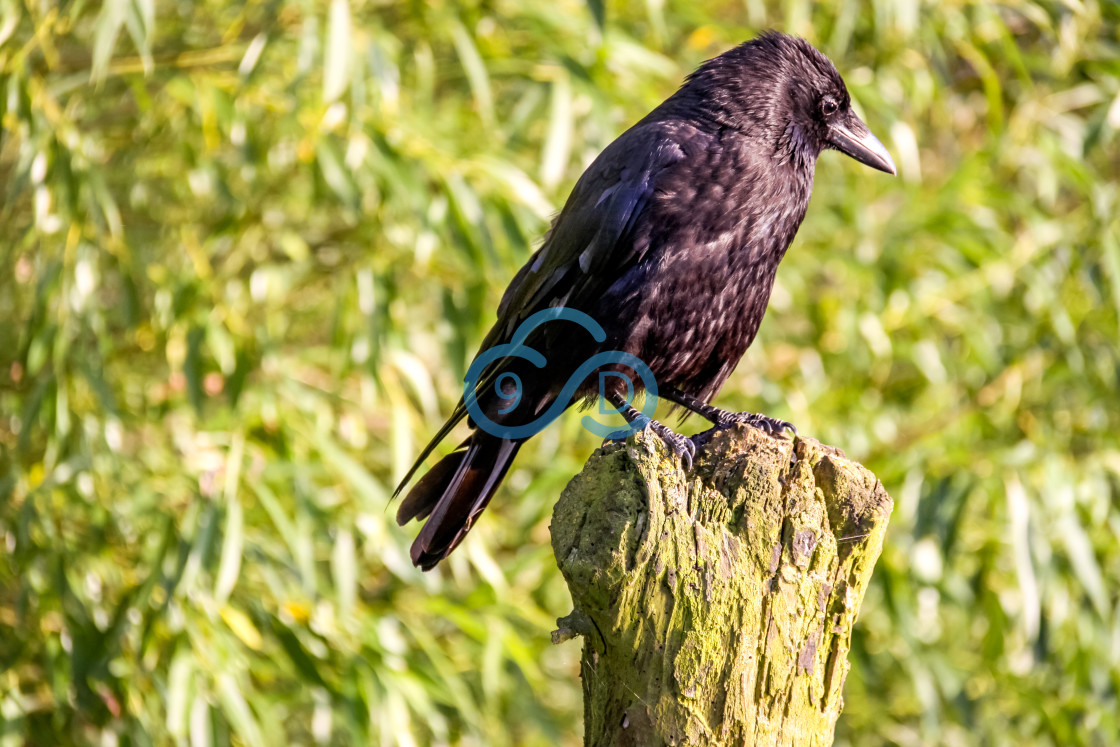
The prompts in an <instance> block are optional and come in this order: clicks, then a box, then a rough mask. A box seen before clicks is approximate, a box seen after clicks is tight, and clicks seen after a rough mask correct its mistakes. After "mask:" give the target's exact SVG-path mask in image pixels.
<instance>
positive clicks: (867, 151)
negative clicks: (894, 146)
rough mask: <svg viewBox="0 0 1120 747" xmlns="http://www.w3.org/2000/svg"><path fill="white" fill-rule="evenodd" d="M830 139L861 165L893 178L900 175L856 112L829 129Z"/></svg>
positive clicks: (837, 147)
mask: <svg viewBox="0 0 1120 747" xmlns="http://www.w3.org/2000/svg"><path fill="white" fill-rule="evenodd" d="M828 139H829V143H830V144H831V145H832V147H833V148H836V150H838V151H840V152H841V153H846V154H848V155H849V156H851V157H852V158H854V159H856V160H857V161H859V162H860V163H863V164H867V165H868V166H870V167H871V168H873V169H879V171H885V172H887V173H888V174H890V175H891V176H894V175H895V174H897V173H898V170H897V169H895V167H894V161H893V160H892V159H891V154H890V153H888V152H887V149H886V148H884V147H883V144H882V143H880V142H879V138H877V137H875V136H874V135H872V134H871V130H869V129H867V125H865V124H864V123H863V121H862V120H860V118H859V117H857V116H856V115H855V113H854V112H849V113H848V116H847V117H845V118H843V119H840V120H839V121H837V122H834V123H833V124H832V125H831V126H830V127H829V138H828Z"/></svg>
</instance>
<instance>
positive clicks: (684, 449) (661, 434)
mask: <svg viewBox="0 0 1120 747" xmlns="http://www.w3.org/2000/svg"><path fill="white" fill-rule="evenodd" d="M645 429H646V430H650V431H653V432H654V433H656V434H657V436H658V438H660V439H661V440H662V441H664V442H665V445H666V446H668V447H669V451H671V452H673V455H674V456H677V457H679V458H680V460H681V463H682V464H683V465H684V470H685V472H688V471H690V470H691V469H692V460H693V458H694V457H695V456H696V442H695V441H693V440H692V439H691V438H688V437H687V436H682V435H681V434H679V433H677V432H676V431H674V430H672V429H670V428H669V427H668V426H665V425H662V424H661V423H658V422H657V421H656V420H651V421H650V422H649V424H648V425H646V428H645Z"/></svg>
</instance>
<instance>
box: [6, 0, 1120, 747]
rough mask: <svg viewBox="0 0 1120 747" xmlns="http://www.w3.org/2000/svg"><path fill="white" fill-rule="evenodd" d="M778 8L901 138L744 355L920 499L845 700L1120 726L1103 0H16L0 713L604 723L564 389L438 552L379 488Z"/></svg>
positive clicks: (20, 723)
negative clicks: (562, 414) (554, 414)
mask: <svg viewBox="0 0 1120 747" xmlns="http://www.w3.org/2000/svg"><path fill="white" fill-rule="evenodd" d="M600 22H602V25H600ZM767 26H773V27H777V28H780V29H783V30H786V31H789V32H793V33H798V34H801V35H804V36H806V37H807V38H808V39H810V40H811V41H812V42H814V43H815V44H817V45H818V46H819V47H821V48H822V49H823V50H825V51H826V52H827V53H828V54H829V55H830V56H832V58H833V59H834V60H835V61H836V63H837V65H838V67H839V68H840V70H841V72H842V73H843V74H844V75H845V77H846V80H847V82H848V84H849V87H850V89H851V92H852V94H853V97H854V99H855V100H856V101H857V103H858V106H859V108H860V109H861V111H862V113H863V114H864V115H865V119H866V120H867V121H868V123H869V124H870V125H871V126H872V129H873V130H875V131H876V132H877V133H878V134H879V135H880V137H881V139H882V140H883V141H884V142H885V143H886V144H887V145H888V147H889V148H890V149H891V151H892V152H893V154H894V156H895V160H896V161H897V162H898V164H899V167H900V172H901V178H899V179H889V178H887V177H885V176H883V175H881V174H877V173H874V172H871V171H869V170H868V169H865V168H862V167H860V166H859V165H858V164H855V163H853V162H851V161H849V160H847V159H844V158H842V157H840V156H838V155H837V154H834V153H826V154H824V155H823V156H822V158H821V161H820V163H819V165H818V169H817V184H816V193H815V197H814V200H813V204H812V206H811V208H810V210H809V215H808V218H807V220H806V223H805V225H804V226H803V227H802V230H801V233H800V236H799V238H798V240H797V242H796V243H795V245H794V247H793V249H792V250H791V252H790V254H789V255H788V257H787V259H786V261H785V263H784V264H783V266H782V269H781V270H780V272H779V278H778V286H777V288H776V291H775V294H774V298H773V302H772V305H771V311H770V313H769V315H768V318H767V320H766V321H765V322H764V324H763V330H762V334H761V336H760V339H759V340H758V342H757V343H756V344H755V346H754V347H753V348H752V349H751V351H750V352H749V353H748V354H747V357H746V358H745V360H744V362H743V363H742V365H741V366H740V367H739V370H738V371H737V372H736V373H735V374H734V375H733V377H732V378H731V380H730V382H729V384H728V386H727V387H726V389H725V391H724V392H723V393H722V394H721V396H720V398H719V399H718V402H719V404H721V405H723V406H724V407H728V408H734V409H750V410H752V411H753V410H764V411H766V412H768V413H769V414H771V415H774V416H778V417H782V418H787V419H790V420H792V421H794V422H795V423H797V424H798V426H799V427H800V429H801V431H802V432H803V433H806V434H809V435H812V436H815V437H818V438H820V439H821V440H822V441H826V442H829V443H833V444H836V445H839V446H841V447H842V448H844V449H846V450H847V452H848V454H849V455H850V456H852V457H853V458H856V459H858V460H860V461H863V462H864V463H865V464H866V465H867V466H868V467H869V468H871V469H872V470H874V471H875V472H876V473H877V474H878V475H879V476H880V478H881V479H882V481H883V483H884V484H885V485H886V487H887V488H888V490H889V491H890V492H891V493H892V495H894V497H895V498H896V501H897V505H896V510H895V515H894V518H893V522H892V526H891V529H890V533H889V535H888V541H887V546H886V548H885V550H884V553H883V557H882V559H881V561H880V562H879V566H878V568H877V571H876V577H875V581H874V584H873V588H872V589H871V591H870V592H869V594H868V599H867V601H866V603H865V605H864V608H863V614H862V619H861V623H860V625H859V627H858V629H857V634H856V639H855V641H854V646H853V652H852V660H853V669H852V673H851V675H850V677H849V678H848V685H847V694H846V715H845V716H844V717H843V718H842V720H841V724H840V727H839V732H838V736H839V740H840V741H841V742H842V743H853V744H861V745H865V744H886V743H893V744H902V745H917V744H933V743H945V744H1011V743H1015V744H1018V743H1025V742H1036V743H1050V744H1063V745H1065V744H1079V743H1084V744H1114V743H1117V742H1118V741H1120V709H1118V707H1117V701H1118V693H1117V690H1118V685H1120V614H1118V608H1120V543H1118V539H1120V437H1118V433H1120V387H1118V377H1120V327H1118V321H1117V319H1118V312H1120V238H1118V236H1120V231H1118V230H1117V229H1118V227H1120V218H1118V217H1117V216H1118V215H1120V195H1118V185H1117V179H1116V175H1117V173H1118V172H1120V142H1118V140H1117V131H1118V130H1120V8H1118V6H1117V5H1116V4H1115V3H1111V2H1107V1H1106V0H1067V1H1066V2H1053V1H1049V0H1037V1H1033V0H1007V1H1006V2H1003V3H999V4H987V3H979V2H968V1H967V0H957V1H956V2H948V3H937V2H929V1H927V2H919V0H867V1H860V0H843V1H842V2H837V3H831V2H829V3H825V2H819V3H814V2H807V1H805V0H795V1H794V2H786V3H776V2H774V3H766V2H762V1H761V0H744V1H743V2H729V1H720V2H712V3H704V4H702V5H701V4H696V3H693V2H687V1H685V0H672V1H671V2H665V0H647V2H645V3H640V4H622V3H611V4H608V3H603V2H602V1H601V0H593V1H591V2H584V0H554V1H553V2H548V3H518V2H513V1H512V0H488V1H487V2H481V1H471V2H464V3H449V2H445V1H443V0H432V1H431V2H393V1H392V0H380V1H379V2H361V1H360V0H331V1H330V2H324V3H316V2H310V1H309V0H271V1H270V2H253V1H250V2H246V3H234V2H226V1H224V0H223V1H219V0H211V1H210V2H199V3H186V2H169V1H168V2H165V1H163V0H161V1H160V2H157V1H156V0H109V1H108V2H104V3H88V2H82V1H81V0H76V1H74V2H59V3H47V2H42V3H40V2H31V1H30V0H27V1H24V0H2V1H0V122H2V125H3V130H2V135H0V190H2V191H0V194H2V204H0V237H2V238H0V321H2V323H0V745H3V746H7V745H20V744H33V745H40V744H42V745H45V744H105V745H116V744H126V745H127V744H132V745H146V744H173V743H174V744H191V745H208V744H224V743H228V742H233V743H236V744H243V745H254V746H256V745H271V744H307V745H310V744H367V743H384V744H400V745H413V744H417V745H419V744H429V743H438V744H445V743H462V744H475V745H501V744H568V745H572V744H577V743H579V733H580V731H581V726H580V721H581V709H580V695H579V685H578V679H577V675H578V667H577V663H578V644H576V643H569V644H565V645H563V646H558V647H553V646H551V645H550V644H549V641H548V633H549V630H550V629H551V627H552V622H553V618H555V617H557V616H559V615H563V614H565V613H567V612H568V611H569V608H568V605H569V600H568V597H567V592H566V589H565V587H564V585H563V582H562V580H561V579H560V578H559V576H558V574H557V572H556V569H555V564H554V561H553V559H552V557H551V551H550V549H549V541H548V519H549V515H550V512H551V507H552V503H553V502H554V500H555V498H556V496H557V495H558V493H559V491H560V489H561V488H562V487H563V485H564V484H565V483H566V481H567V480H568V479H569V478H570V477H571V475H573V474H574V473H575V472H576V471H578V470H579V468H580V465H581V463H582V461H583V460H584V459H585V458H586V456H587V455H588V454H589V453H590V451H591V450H592V449H593V448H594V447H595V446H596V445H597V442H596V440H595V439H594V438H593V437H591V436H590V434H587V433H585V432H583V431H582V430H581V429H580V427H579V423H578V417H575V416H573V417H567V418H565V419H563V420H562V422H560V423H557V424H554V425H553V426H552V427H551V428H550V429H549V430H548V431H546V432H545V433H544V434H542V435H541V436H540V437H538V438H537V439H535V440H534V441H533V442H531V444H530V446H528V447H527V448H525V449H523V450H522V453H521V457H520V459H519V460H518V462H517V464H516V466H515V468H514V470H513V471H512V473H511V474H510V476H509V478H508V479H507V481H506V485H505V487H503V489H502V491H501V492H500V493H499V495H498V497H497V499H496V500H495V501H494V503H493V505H492V507H491V508H490V509H489V510H488V511H487V513H486V515H485V518H484V519H483V520H482V522H481V523H480V524H479V526H478V527H477V528H476V529H475V530H474V531H473V532H472V534H471V536H470V538H469V539H468V541H467V542H466V543H465V545H464V546H463V547H462V548H461V549H460V550H459V551H458V552H457V553H456V554H455V555H453V556H452V558H451V559H450V560H449V561H448V562H447V563H445V564H444V565H443V566H442V567H441V568H440V569H439V570H438V571H437V572H434V573H432V574H428V575H422V574H420V573H419V572H417V571H416V570H414V569H413V568H412V567H411V565H410V564H409V562H408V551H407V547H408V544H409V542H410V540H411V536H412V534H413V532H414V531H415V529H414V527H409V528H406V529H403V530H402V529H400V528H398V527H396V525H395V523H394V521H393V516H392V508H391V507H390V508H387V500H388V497H389V494H390V492H391V490H392V487H393V485H394V481H395V480H396V479H398V478H399V477H400V476H401V475H402V474H403V472H404V470H405V468H406V467H407V465H408V463H409V461H410V460H411V458H412V456H413V455H414V454H415V452H416V451H417V450H418V447H419V446H420V445H421V444H422V442H423V441H424V440H425V439H426V438H427V437H428V436H429V435H430V434H431V433H432V432H433V431H434V430H435V429H436V427H437V426H438V424H439V423H440V422H441V418H440V415H441V413H443V414H446V413H447V412H448V411H449V410H450V407H451V405H452V404H453V402H454V400H455V399H456V398H457V396H458V394H459V391H460V386H461V377H462V375H463V373H464V371H465V367H466V365H467V363H468V362H469V359H470V356H471V354H472V353H473V352H474V348H475V346H476V345H477V344H478V342H479V340H480V338H481V335H482V334H483V332H484V331H485V330H486V328H487V327H488V325H489V324H490V322H491V321H492V319H493V313H494V312H493V310H494V308H495V307H496V304H497V300H498V298H499V296H500V293H501V291H502V289H503V288H504V286H505V284H506V282H507V281H508V280H509V278H510V277H512V275H513V273H514V272H515V270H516V269H517V267H518V266H519V265H520V264H521V263H522V262H524V260H525V259H526V257H527V256H528V255H529V253H530V251H531V250H532V248H533V246H534V244H535V242H537V241H539V238H540V236H541V235H542V233H543V232H544V230H545V228H546V226H547V223H548V219H549V217H550V215H551V214H552V213H553V212H554V211H555V210H556V209H557V208H558V207H559V205H560V204H562V201H563V199H564V197H565V195H566V194H567V191H568V190H569V189H570V187H571V185H572V183H573V182H574V180H575V178H576V177H577V176H578V175H579V173H580V171H581V170H582V168H583V167H584V166H585V165H586V164H587V163H588V162H589V160H590V159H591V158H592V157H593V156H594V155H595V154H596V153H597V152H598V151H599V150H600V149H601V148H602V147H603V146H605V145H606V144H607V143H608V142H609V141H610V140H611V139H612V138H614V137H615V136H617V135H618V134H619V133H620V132H621V131H622V130H623V129H625V127H626V126H628V125H629V124H630V123H631V122H633V121H634V120H635V119H637V118H638V117H640V116H641V115H642V114H644V113H645V112H646V111H648V110H649V109H650V108H651V107H652V106H654V105H655V104H656V103H658V102H659V101H660V100H661V99H663V98H664V97H665V96H666V95H668V94H669V93H670V92H671V91H672V90H673V89H674V87H675V86H676V85H677V84H678V83H679V81H680V79H681V78H682V76H683V75H684V74H686V73H687V72H688V71H689V70H690V69H692V67H693V66H694V65H696V64H697V63H698V62H699V61H701V60H703V59H705V58H707V57H709V56H712V55H714V54H716V53H718V52H720V51H722V50H723V49H725V48H727V47H729V46H730V45H732V44H735V43H737V42H739V41H742V40H743V39H746V38H749V37H750V36H752V35H754V34H755V33H756V32H757V31H758V30H760V29H762V28H765V27H767Z"/></svg>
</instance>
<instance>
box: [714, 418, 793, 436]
mask: <svg viewBox="0 0 1120 747" xmlns="http://www.w3.org/2000/svg"><path fill="white" fill-rule="evenodd" d="M730 423H743V424H744V425H749V426H751V427H753V428H758V429H759V430H763V431H766V433H767V435H770V436H780V435H782V434H783V433H784V432H785V431H791V432H792V433H793V435H794V436H796V435H798V434H797V427H796V426H795V425H794V424H793V423H790V422H789V421H787V420H779V419H778V418H772V417H770V416H769V415H763V414H762V413H760V412H755V413H751V412H737V413H735V414H734V415H733V416H732V417H731V420H730ZM730 423H729V424H730Z"/></svg>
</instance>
